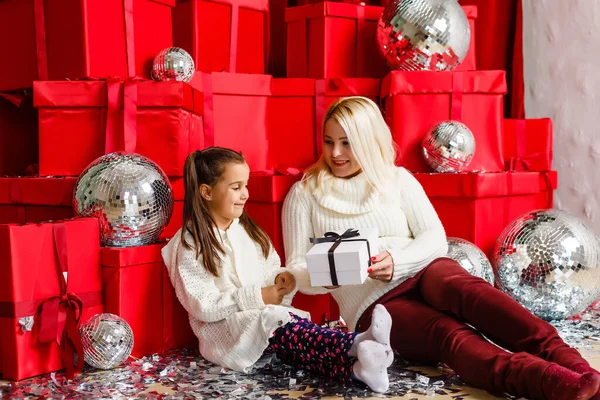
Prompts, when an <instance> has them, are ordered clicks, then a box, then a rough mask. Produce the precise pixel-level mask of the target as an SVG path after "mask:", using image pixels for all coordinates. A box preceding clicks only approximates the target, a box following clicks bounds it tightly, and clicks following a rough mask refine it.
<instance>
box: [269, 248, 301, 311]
mask: <svg viewBox="0 0 600 400" xmlns="http://www.w3.org/2000/svg"><path fill="white" fill-rule="evenodd" d="M286 271H287V272H291V271H290V270H289V269H288V268H281V259H280V258H279V254H277V252H276V251H275V248H274V247H273V245H271V250H270V252H269V257H267V265H266V269H265V281H264V283H263V286H270V285H274V284H275V278H276V277H277V275H279V274H281V273H282V272H286ZM294 278H295V276H294ZM297 291H298V281H297V280H296V286H295V288H294V290H292V291H291V292H290V293H288V294H286V295H285V296H283V300H282V301H281V304H282V305H284V306H290V305H291V304H292V299H293V298H294V295H295V294H296V292H297Z"/></svg>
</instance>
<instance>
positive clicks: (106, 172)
mask: <svg viewBox="0 0 600 400" xmlns="http://www.w3.org/2000/svg"><path fill="white" fill-rule="evenodd" d="M73 209H74V211H75V214H76V215H77V216H80V217H96V218H98V223H99V225H100V244H101V245H102V246H112V247H130V246H143V245H147V244H150V243H153V242H154V241H155V240H156V239H157V238H158V236H159V235H160V233H161V232H162V231H163V229H164V228H165V227H166V226H167V223H168V222H169V220H170V219H171V215H172V214H173V189H172V188H171V183H170V182H169V179H168V178H167V177H166V175H165V174H164V172H163V171H162V170H161V169H160V167H159V166H158V165H156V164H155V163H154V162H152V161H150V160H149V159H147V158H146V157H143V156H141V155H139V154H133V153H124V152H117V153H110V154H107V155H104V156H102V157H100V158H98V159H96V160H95V161H94V162H92V163H91V164H90V165H88V166H87V168H86V169H85V170H84V171H83V172H82V173H81V175H80V176H79V179H78V180H77V183H76V185H75V193H74V197H73Z"/></svg>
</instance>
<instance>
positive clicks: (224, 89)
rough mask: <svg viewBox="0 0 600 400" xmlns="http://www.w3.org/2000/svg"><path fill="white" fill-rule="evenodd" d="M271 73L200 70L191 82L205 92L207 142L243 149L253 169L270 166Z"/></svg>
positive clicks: (205, 138) (237, 149)
mask: <svg viewBox="0 0 600 400" xmlns="http://www.w3.org/2000/svg"><path fill="white" fill-rule="evenodd" d="M271 80H272V78H271V76H269V75H250V74H230V73H218V72H214V73H211V74H208V73H196V74H195V75H194V77H193V78H192V81H191V82H190V84H191V85H192V86H193V87H195V88H197V89H198V90H200V91H202V92H203V93H204V143H205V146H206V147H209V146H220V147H228V148H230V149H233V150H236V151H241V152H242V153H243V154H244V156H245V157H246V161H247V162H248V165H249V166H250V169H251V170H253V171H259V170H265V169H270V167H271V165H270V161H269V148H268V140H267V108H268V106H267V103H268V99H269V96H270V94H271Z"/></svg>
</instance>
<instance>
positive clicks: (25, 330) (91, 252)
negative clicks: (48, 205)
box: [0, 218, 103, 380]
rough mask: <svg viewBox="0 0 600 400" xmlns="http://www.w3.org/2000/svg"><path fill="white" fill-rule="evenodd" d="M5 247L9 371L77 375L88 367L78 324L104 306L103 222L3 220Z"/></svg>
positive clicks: (1, 343)
mask: <svg viewBox="0 0 600 400" xmlns="http://www.w3.org/2000/svg"><path fill="white" fill-rule="evenodd" d="M0 247H1V249H0V276H2V277H3V278H2V279H0V354H2V357H0V371H1V372H2V377H3V378H5V379H13V380H21V379H25V378H29V377H32V376H35V375H40V374H44V373H47V372H51V371H56V370H59V369H62V368H63V367H66V369H67V376H72V375H73V373H74V371H75V370H77V369H80V368H81V367H82V366H83V352H82V348H81V338H80V337H79V330H78V323H85V322H86V321H87V320H88V319H89V318H90V317H92V316H93V315H95V314H98V313H101V312H102V311H103V307H102V278H101V275H100V238H99V229H98V221H97V220H96V219H95V218H80V219H74V220H67V221H60V222H55V223H45V224H28V225H15V224H9V225H0ZM79 316H80V317H79ZM75 355H77V364H75V363H74V356H75Z"/></svg>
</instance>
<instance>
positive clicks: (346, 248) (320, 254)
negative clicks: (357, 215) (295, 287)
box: [306, 228, 379, 286]
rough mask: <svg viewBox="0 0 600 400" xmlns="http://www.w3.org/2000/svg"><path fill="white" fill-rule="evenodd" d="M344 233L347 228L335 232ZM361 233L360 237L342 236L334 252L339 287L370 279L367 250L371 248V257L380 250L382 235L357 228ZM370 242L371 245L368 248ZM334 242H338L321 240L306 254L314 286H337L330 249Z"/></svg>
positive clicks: (311, 281)
mask: <svg viewBox="0 0 600 400" xmlns="http://www.w3.org/2000/svg"><path fill="white" fill-rule="evenodd" d="M344 232H346V231H345V230H344V231H335V233H337V234H338V235H342V234H343V233H344ZM358 233H359V236H355V237H351V238H349V239H343V240H342V241H341V243H339V245H338V246H337V247H336V248H335V250H334V251H333V261H334V266H335V274H336V276H337V281H338V282H337V284H338V285H340V286H342V285H360V284H361V283H363V282H364V281H365V279H367V276H368V273H367V269H368V268H369V265H370V262H369V251H368V249H370V250H371V256H375V255H376V254H377V253H378V249H379V234H378V231H377V229H375V228H361V229H358ZM357 239H362V240H357ZM364 239H366V241H365V240H364ZM367 242H368V243H369V248H367ZM334 244H335V242H324V243H318V244H315V245H314V246H313V247H312V248H311V249H310V250H309V251H308V252H307V253H306V264H307V268H308V273H309V275H310V283H311V285H312V286H332V285H334V283H333V280H332V277H331V269H330V265H329V250H330V249H331V247H332V246H333V245H334Z"/></svg>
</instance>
